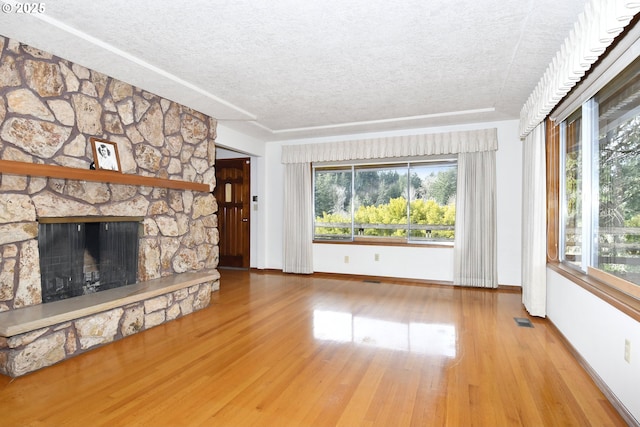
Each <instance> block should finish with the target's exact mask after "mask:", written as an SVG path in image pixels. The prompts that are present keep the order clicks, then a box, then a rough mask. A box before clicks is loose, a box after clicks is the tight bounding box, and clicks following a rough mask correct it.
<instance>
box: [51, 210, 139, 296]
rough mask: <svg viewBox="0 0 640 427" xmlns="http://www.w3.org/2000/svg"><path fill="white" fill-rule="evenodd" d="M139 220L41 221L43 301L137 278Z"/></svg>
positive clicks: (80, 293) (125, 282) (114, 285)
mask: <svg viewBox="0 0 640 427" xmlns="http://www.w3.org/2000/svg"><path fill="white" fill-rule="evenodd" d="M139 227H140V223H139V222H134V221H122V222H73V223H40V225H39V234H38V247H39V250H40V272H41V276H42V301H43V302H45V303H46V302H51V301H57V300H61V299H65V298H72V297H76V296H79V295H85V294H89V293H94V292H99V291H104V290H107V289H112V288H117V287H120V286H124V285H128V284H132V283H135V282H136V275H137V271H138V230H139Z"/></svg>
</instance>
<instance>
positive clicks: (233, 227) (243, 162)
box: [214, 158, 251, 268]
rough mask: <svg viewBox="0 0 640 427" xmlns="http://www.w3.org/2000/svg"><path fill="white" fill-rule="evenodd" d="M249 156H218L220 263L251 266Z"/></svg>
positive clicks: (224, 265) (216, 194)
mask: <svg viewBox="0 0 640 427" xmlns="http://www.w3.org/2000/svg"><path fill="white" fill-rule="evenodd" d="M250 166H251V162H250V159H249V158H241V159H218V160H216V188H215V191H214V195H215V197H216V200H217V202H218V231H219V233H220V248H219V249H220V262H219V264H218V265H219V266H220V267H239V268H249V248H250V247H249V222H250V221H249V219H250V218H249V215H250V211H249V207H250V205H251V203H250V200H249V197H250V194H251V191H250V183H251V180H250V176H251V168H250Z"/></svg>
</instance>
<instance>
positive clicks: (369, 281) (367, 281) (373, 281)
mask: <svg viewBox="0 0 640 427" xmlns="http://www.w3.org/2000/svg"><path fill="white" fill-rule="evenodd" d="M363 282H364V283H380V281H379V280H363Z"/></svg>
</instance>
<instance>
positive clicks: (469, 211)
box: [453, 150, 498, 288]
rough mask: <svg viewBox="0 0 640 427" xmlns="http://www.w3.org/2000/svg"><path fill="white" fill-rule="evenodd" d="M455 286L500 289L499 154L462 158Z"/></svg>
mask: <svg viewBox="0 0 640 427" xmlns="http://www.w3.org/2000/svg"><path fill="white" fill-rule="evenodd" d="M457 193H458V194H457V196H456V238H455V246H454V249H453V266H454V268H453V283H454V284H455V285H463V286H475V287H484V288H496V287H498V273H497V261H496V257H497V244H496V153H495V151H493V150H491V151H482V152H478V153H460V154H458V187H457Z"/></svg>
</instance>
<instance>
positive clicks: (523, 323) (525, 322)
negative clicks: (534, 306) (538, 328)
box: [513, 317, 533, 328]
mask: <svg viewBox="0 0 640 427" xmlns="http://www.w3.org/2000/svg"><path fill="white" fill-rule="evenodd" d="M513 320H515V321H516V324H517V325H518V326H520V327H521V328H533V324H532V323H531V320H529V319H527V318H524V317H514V318H513Z"/></svg>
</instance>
